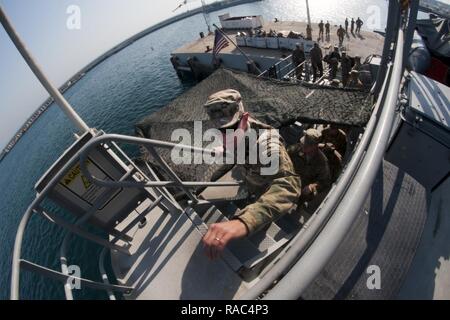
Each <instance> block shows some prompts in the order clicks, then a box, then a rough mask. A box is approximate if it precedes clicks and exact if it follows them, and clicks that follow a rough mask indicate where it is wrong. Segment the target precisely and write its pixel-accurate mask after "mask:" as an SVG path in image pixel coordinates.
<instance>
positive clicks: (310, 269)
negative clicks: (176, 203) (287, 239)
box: [240, 0, 411, 299]
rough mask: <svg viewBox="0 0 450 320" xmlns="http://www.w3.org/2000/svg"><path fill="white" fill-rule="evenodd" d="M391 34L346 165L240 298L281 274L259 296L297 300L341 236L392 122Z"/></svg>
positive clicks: (399, 70)
mask: <svg viewBox="0 0 450 320" xmlns="http://www.w3.org/2000/svg"><path fill="white" fill-rule="evenodd" d="M392 1H395V0H391V2H392ZM392 19H394V21H392ZM396 19H400V12H399V11H397V14H396V15H393V16H391V19H390V20H389V21H388V24H389V25H396ZM409 27H411V26H409ZM397 32H398V36H397V47H396V53H395V62H394V64H393V65H388V73H387V76H386V77H385V78H384V82H383V85H382V89H383V91H382V92H383V95H382V96H381V97H380V98H379V99H378V101H377V105H376V108H375V110H374V112H373V114H372V117H371V119H370V120H369V123H368V125H367V127H366V130H365V133H364V135H363V136H362V139H361V141H360V143H359V144H358V146H357V149H356V151H355V153H354V155H353V156H352V158H351V160H350V163H349V165H348V166H347V168H346V169H345V170H344V172H343V173H342V175H341V177H340V178H339V181H338V183H337V185H335V186H334V187H333V189H332V190H331V191H330V193H329V194H328V196H327V198H326V199H325V202H324V203H323V204H322V206H321V207H320V208H319V209H318V210H317V211H316V213H315V214H314V215H313V216H312V218H311V220H310V221H309V222H308V223H307V225H305V226H304V229H303V230H302V231H301V232H299V233H298V235H297V236H296V237H295V238H294V239H293V240H292V241H291V245H290V246H289V247H288V248H287V249H286V251H285V253H284V255H283V256H282V257H281V258H280V260H279V261H277V263H276V264H274V265H271V266H270V265H269V266H268V267H267V269H266V271H267V272H265V274H264V275H263V276H262V278H261V279H260V280H259V281H258V282H257V283H256V284H255V285H254V286H253V287H252V288H250V289H249V291H247V292H246V293H245V294H244V295H243V296H242V297H240V299H257V298H258V297H259V296H260V295H261V294H262V293H263V292H265V291H267V290H268V289H269V288H271V287H272V286H273V284H274V282H275V281H277V280H280V278H281V277H283V275H285V276H284V278H282V279H281V280H280V281H279V282H278V283H277V285H275V287H274V288H273V289H271V291H270V292H269V294H268V295H267V296H265V298H266V299H297V298H298V297H300V296H301V294H302V293H303V292H304V290H306V288H307V287H308V286H309V284H310V283H311V282H312V281H313V280H314V279H315V278H316V277H317V276H318V275H319V273H320V272H321V271H322V270H323V268H324V267H325V265H326V263H327V262H328V261H329V260H330V259H331V257H332V256H333V254H334V253H335V252H336V250H337V247H338V245H339V244H340V243H341V242H342V240H343V239H344V237H345V235H346V234H347V232H348V230H349V228H350V226H351V225H352V222H353V221H354V219H355V217H356V215H357V214H358V212H359V210H360V208H361V206H362V204H363V201H364V200H365V198H366V195H367V193H368V191H369V188H370V185H371V184H372V183H373V181H374V179H375V175H376V173H377V172H378V169H379V166H380V164H381V161H382V157H383V154H384V151H385V149H386V147H387V143H388V139H389V135H390V132H391V129H392V125H393V117H394V115H395V108H396V104H397V103H396V102H397V98H398V93H399V87H400V80H401V77H402V74H403V43H404V35H403V31H402V30H401V29H400V24H398V30H397ZM319 212H320V214H319ZM338 213H339V214H338ZM300 257H301V258H300ZM269 268H270V269H269ZM289 269H290V271H289V272H287V270H289ZM263 273H264V271H263Z"/></svg>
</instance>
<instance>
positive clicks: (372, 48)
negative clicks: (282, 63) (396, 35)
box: [172, 21, 384, 59]
mask: <svg viewBox="0 0 450 320" xmlns="http://www.w3.org/2000/svg"><path fill="white" fill-rule="evenodd" d="M312 28H313V40H318V37H319V27H318V25H317V24H315V23H313V25H312ZM338 28H339V26H336V25H332V26H331V28H330V38H329V39H327V38H325V39H324V41H319V44H320V46H321V48H322V50H323V51H324V54H326V53H327V52H328V51H329V50H331V49H333V47H334V46H335V45H338V44H339V40H338V36H337V34H336V31H337V29H338ZM263 29H264V30H266V31H269V30H270V29H272V30H275V31H276V32H282V33H283V34H288V33H289V31H294V32H297V33H303V34H304V35H306V22H298V21H279V22H272V21H266V22H265V23H264V25H263ZM236 33H237V30H228V31H226V34H227V35H228V36H229V37H230V38H231V39H232V40H233V41H235V40H236ZM383 42H384V37H383V36H381V35H380V34H378V33H375V32H371V31H361V34H360V35H354V34H351V33H349V34H348V35H347V36H346V37H345V39H344V42H343V47H344V48H345V49H346V51H347V52H349V54H350V55H351V56H360V57H361V58H362V59H365V57H367V56H369V55H371V54H379V55H381V53H382V49H383ZM207 46H209V47H210V48H211V49H212V48H213V47H214V34H210V35H208V36H206V37H204V38H201V39H198V40H196V41H194V42H191V43H189V44H186V45H184V46H182V47H181V48H179V49H177V50H175V51H174V52H173V53H172V54H173V55H178V54H186V53H189V54H198V53H205V52H206V48H207ZM241 49H242V50H243V51H244V52H245V53H246V54H248V55H251V56H263V57H268V58H276V59H281V58H282V57H285V56H286V53H287V52H289V51H288V50H278V49H261V48H250V47H241ZM221 53H222V54H237V55H239V54H240V52H239V50H238V49H236V48H235V47H234V46H232V45H230V46H228V47H226V48H224V49H223V50H222V51H221Z"/></svg>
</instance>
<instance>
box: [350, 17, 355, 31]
mask: <svg viewBox="0 0 450 320" xmlns="http://www.w3.org/2000/svg"><path fill="white" fill-rule="evenodd" d="M350 29H351V32H352V34H354V33H355V19H353V18H352V22H351V27H350Z"/></svg>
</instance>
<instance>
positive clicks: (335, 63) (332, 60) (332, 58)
mask: <svg viewBox="0 0 450 320" xmlns="http://www.w3.org/2000/svg"><path fill="white" fill-rule="evenodd" d="M328 60H329V64H330V69H331V71H330V80H333V79H335V78H336V75H337V70H338V67H339V61H341V55H340V54H339V48H338V47H337V46H335V47H334V51H333V52H332V53H330V55H329V57H328Z"/></svg>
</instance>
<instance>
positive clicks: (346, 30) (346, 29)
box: [345, 18, 348, 34]
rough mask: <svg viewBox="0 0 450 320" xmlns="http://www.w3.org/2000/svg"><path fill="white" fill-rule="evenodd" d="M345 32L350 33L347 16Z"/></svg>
mask: <svg viewBox="0 0 450 320" xmlns="http://www.w3.org/2000/svg"><path fill="white" fill-rule="evenodd" d="M345 33H346V34H348V18H345Z"/></svg>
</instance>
